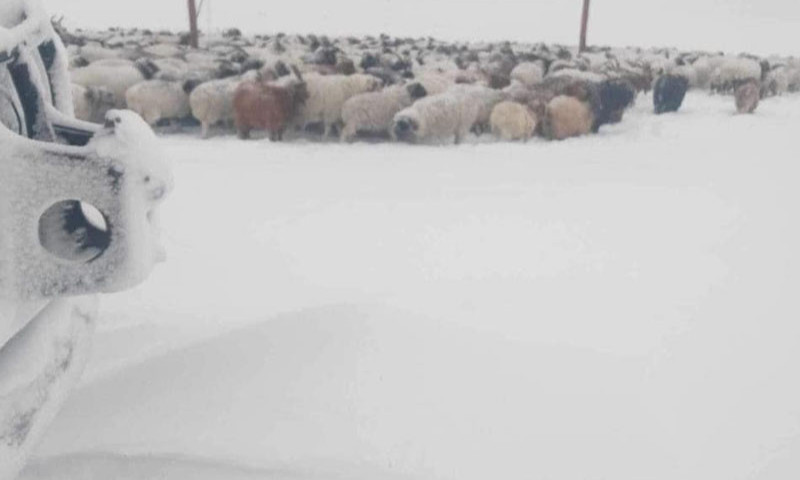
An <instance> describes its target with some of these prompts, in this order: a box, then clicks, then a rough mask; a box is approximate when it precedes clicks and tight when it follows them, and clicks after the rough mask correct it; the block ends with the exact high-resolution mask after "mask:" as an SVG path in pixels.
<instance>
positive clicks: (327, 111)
mask: <svg viewBox="0 0 800 480" xmlns="http://www.w3.org/2000/svg"><path fill="white" fill-rule="evenodd" d="M305 81H306V88H307V90H308V100H306V101H305V102H303V104H302V105H301V106H300V112H299V115H298V116H297V119H296V123H297V125H299V126H300V127H305V126H307V125H309V124H311V123H315V122H322V124H323V127H324V133H323V138H328V137H329V136H330V132H331V129H332V128H333V127H334V126H335V125H338V124H339V123H341V121H342V106H343V105H344V102H346V101H347V100H348V99H349V98H351V97H353V96H355V95H358V94H359V93H366V92H374V91H376V90H378V89H379V88H380V87H381V82H380V80H379V79H378V78H376V77H373V76H372V75H366V74H362V73H357V74H354V75H308V76H307V77H306V80H305Z"/></svg>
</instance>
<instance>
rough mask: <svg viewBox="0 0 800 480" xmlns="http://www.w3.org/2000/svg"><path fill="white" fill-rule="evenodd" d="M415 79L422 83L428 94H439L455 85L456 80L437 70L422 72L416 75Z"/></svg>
mask: <svg viewBox="0 0 800 480" xmlns="http://www.w3.org/2000/svg"><path fill="white" fill-rule="evenodd" d="M415 80H416V81H418V82H419V83H421V84H422V86H423V87H424V88H425V91H426V92H428V95H439V94H440V93H444V92H446V91H447V89H448V88H450V87H451V86H453V85H455V81H454V80H452V79H450V78H448V77H447V76H445V75H443V74H441V73H437V72H424V73H420V74H418V75H417V76H416V77H415Z"/></svg>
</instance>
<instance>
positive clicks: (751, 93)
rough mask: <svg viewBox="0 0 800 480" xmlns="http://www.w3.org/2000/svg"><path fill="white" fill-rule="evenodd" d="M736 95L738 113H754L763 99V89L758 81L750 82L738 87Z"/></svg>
mask: <svg viewBox="0 0 800 480" xmlns="http://www.w3.org/2000/svg"><path fill="white" fill-rule="evenodd" d="M734 95H735V97H736V111H737V112H738V113H753V112H754V111H755V110H756V108H758V102H759V100H760V99H761V88H760V85H759V83H758V82H757V81H755V80H750V81H749V82H746V83H743V84H741V85H739V86H738V87H736V90H735V92H734Z"/></svg>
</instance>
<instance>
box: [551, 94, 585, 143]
mask: <svg viewBox="0 0 800 480" xmlns="http://www.w3.org/2000/svg"><path fill="white" fill-rule="evenodd" d="M593 124H594V115H593V114H592V109H591V107H590V106H589V105H588V104H587V103H586V102H582V101H580V100H578V99H577V98H575V97H570V96H567V95H559V96H557V97H555V98H554V99H552V100H550V102H549V103H548V104H547V108H546V109H545V116H544V120H543V122H542V132H543V133H544V135H545V136H546V137H547V138H549V139H551V140H564V139H566V138H570V137H578V136H581V135H586V134H588V133H590V132H591V131H592V125H593Z"/></svg>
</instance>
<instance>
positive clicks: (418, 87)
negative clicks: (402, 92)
mask: <svg viewBox="0 0 800 480" xmlns="http://www.w3.org/2000/svg"><path fill="white" fill-rule="evenodd" d="M406 91H407V92H408V96H409V97H410V98H411V100H418V99H420V98H422V97H425V96H427V95H428V92H427V90H425V87H423V86H422V84H421V83H419V82H414V83H410V84H408V85H407V86H406Z"/></svg>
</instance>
